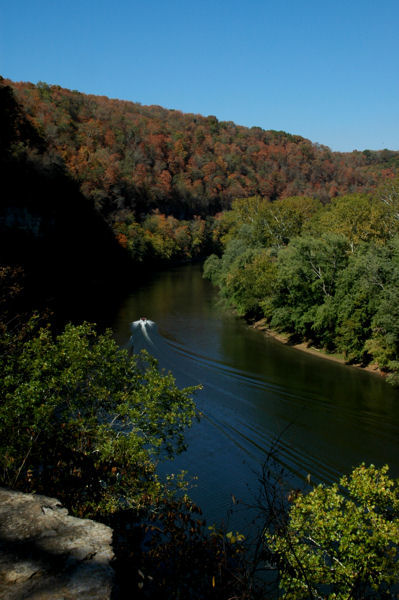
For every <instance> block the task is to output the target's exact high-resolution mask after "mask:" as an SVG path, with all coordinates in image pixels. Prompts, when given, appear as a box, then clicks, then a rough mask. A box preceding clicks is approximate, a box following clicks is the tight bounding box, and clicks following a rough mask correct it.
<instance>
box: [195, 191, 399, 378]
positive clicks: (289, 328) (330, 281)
mask: <svg viewBox="0 0 399 600" xmlns="http://www.w3.org/2000/svg"><path fill="white" fill-rule="evenodd" d="M398 209H399V183H398V181H397V180H395V181H392V180H389V182H388V183H385V184H383V185H382V187H380V188H379V189H378V190H377V191H376V192H375V193H374V194H372V195H365V194H350V195H345V196H339V197H337V198H334V199H333V200H332V201H331V202H330V203H328V204H326V205H323V204H321V203H320V202H319V201H317V200H314V199H311V198H306V197H293V198H285V199H280V200H276V201H275V202H270V201H269V200H263V199H261V198H259V197H254V198H250V199H245V200H237V201H235V202H234V203H233V208H232V210H231V211H229V212H226V213H225V214H224V217H223V218H224V220H225V222H226V223H227V226H228V233H226V234H225V236H224V242H225V248H224V252H223V254H222V256H221V258H219V257H218V256H216V255H215V254H214V255H212V256H210V257H209V258H208V259H207V261H206V263H205V275H206V276H207V277H209V278H210V279H212V281H213V282H214V283H216V284H217V285H218V286H219V287H220V290H221V293H222V295H223V297H224V298H225V299H226V300H227V302H228V303H230V304H231V305H233V306H235V307H236V309H237V310H238V312H239V314H241V315H245V316H247V317H248V318H252V319H261V318H264V319H265V322H266V323H267V324H268V325H269V327H270V328H271V329H275V330H277V331H282V332H287V333H288V334H290V335H291V340H295V339H296V340H305V341H307V342H308V344H309V345H316V346H317V347H319V348H324V349H326V350H327V351H328V352H337V351H338V352H340V353H342V354H343V355H344V358H345V360H346V361H347V362H349V363H357V364H361V365H367V364H368V363H370V362H371V361H374V362H375V363H377V364H378V365H379V367H380V368H381V369H382V370H383V371H384V372H386V373H387V374H388V380H389V381H390V382H391V383H393V384H395V385H397V384H398V383H399V330H398V323H399V303H398V301H399V297H398V282H399V219H398V214H399V212H398Z"/></svg>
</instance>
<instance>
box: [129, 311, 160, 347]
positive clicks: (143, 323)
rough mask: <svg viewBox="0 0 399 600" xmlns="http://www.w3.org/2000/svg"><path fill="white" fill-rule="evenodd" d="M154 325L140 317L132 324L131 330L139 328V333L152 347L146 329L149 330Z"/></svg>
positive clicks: (152, 322)
mask: <svg viewBox="0 0 399 600" xmlns="http://www.w3.org/2000/svg"><path fill="white" fill-rule="evenodd" d="M154 325H155V323H154V321H150V319H147V318H145V317H142V318H141V319H138V320H137V321H133V323H132V329H136V328H137V327H141V331H142V333H143V335H144V337H145V338H146V339H147V341H148V342H149V343H150V344H151V345H152V346H153V345H154V344H153V342H152V340H151V338H150V336H149V335H148V331H147V328H149V329H151V327H153V326H154Z"/></svg>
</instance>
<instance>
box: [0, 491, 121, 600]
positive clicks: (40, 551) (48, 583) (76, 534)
mask: <svg viewBox="0 0 399 600" xmlns="http://www.w3.org/2000/svg"><path fill="white" fill-rule="evenodd" d="M112 558H113V551H112V530H111V529H110V528H109V527H107V526H106V525H102V524H101V523H96V522H94V521H90V520H88V519H77V518H75V517H71V516H70V515H68V511H67V510H66V509H65V508H63V507H62V505H61V504H60V503H59V501H58V500H55V499H54V498H47V497H46V496H39V495H34V494H23V493H20V492H15V491H11V490H6V489H0V598H1V600H3V599H4V600H23V599H25V598H26V599H28V598H29V600H77V599H79V600H85V599H90V600H108V599H110V598H111V593H112V588H113V583H114V572H113V569H112V567H111V566H110V562H111V559H112Z"/></svg>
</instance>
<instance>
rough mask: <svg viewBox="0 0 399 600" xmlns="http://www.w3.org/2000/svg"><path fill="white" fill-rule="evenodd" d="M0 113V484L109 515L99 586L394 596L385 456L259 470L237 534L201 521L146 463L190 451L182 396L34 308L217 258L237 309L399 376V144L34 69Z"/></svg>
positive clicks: (132, 358) (174, 478) (4, 96)
mask: <svg viewBox="0 0 399 600" xmlns="http://www.w3.org/2000/svg"><path fill="white" fill-rule="evenodd" d="M0 107H1V111H0V126H1V131H2V137H1V140H0V142H1V143H0V165H1V170H2V183H3V186H2V188H3V198H4V201H3V202H2V205H1V206H0V233H1V238H0V255H1V256H0V258H1V261H0V379H1V386H0V440H1V441H0V484H1V485H5V486H8V487H10V488H15V489H20V490H23V491H29V492H39V493H45V494H53V495H56V496H57V497H58V498H60V499H61V500H62V502H63V503H64V504H65V505H66V506H67V507H68V508H69V509H70V510H71V512H72V513H73V514H75V515H78V516H81V517H95V518H96V519H98V520H101V521H103V522H105V523H108V524H110V525H111V526H112V527H113V529H114V550H115V554H116V560H115V563H114V566H115V569H116V572H117V583H118V587H117V588H116V589H115V598H118V597H119V598H128V597H129V598H130V597H131V595H132V590H135V591H134V594H136V595H137V596H138V597H142V598H151V599H155V598H188V599H198V600H200V599H207V598H210V599H215V600H227V598H237V599H241V600H252V599H253V600H256V599H261V598H262V599H264V598H277V597H282V598H285V599H286V600H301V599H303V598H329V599H331V600H333V599H337V598H342V599H343V598H357V599H359V600H360V599H364V598H368V597H370V598H372V597H374V598H393V597H394V596H393V594H394V593H395V582H397V580H398V576H399V563H398V560H397V558H398V554H397V552H398V539H399V485H398V482H395V481H393V480H392V479H391V478H390V476H389V474H388V468H387V467H383V468H381V469H378V468H375V467H374V466H372V465H371V466H369V467H367V466H365V465H360V466H359V467H357V468H355V469H354V470H353V472H352V473H351V474H350V475H348V476H344V477H342V478H341V479H340V481H339V482H337V483H336V484H334V485H332V486H325V485H319V486H316V487H313V486H310V489H307V490H306V489H305V490H303V491H299V490H291V489H289V488H286V487H285V485H284V481H285V480H284V474H283V473H282V472H281V469H280V467H279V466H278V464H271V463H269V464H265V466H264V469H263V472H262V473H261V474H260V477H259V480H260V492H259V498H258V513H259V514H258V521H257V522H258V523H259V525H258V530H257V533H256V535H255V538H254V540H253V543H252V544H251V540H250V539H248V540H247V539H245V537H244V535H243V533H242V532H235V531H228V530H227V529H225V528H223V527H218V526H217V525H211V526H208V524H207V523H206V521H205V519H204V517H203V516H202V513H201V510H200V508H199V507H196V506H195V505H194V504H193V503H192V502H191V500H190V498H189V496H188V494H187V489H188V483H187V481H186V477H185V475H184V474H181V475H170V476H169V477H168V478H167V479H166V480H161V478H160V477H159V476H158V473H157V465H158V463H159V461H161V460H167V459H171V458H173V457H174V456H176V455H177V454H179V453H180V452H182V451H183V450H184V448H185V443H184V433H185V430H186V429H187V428H188V427H190V425H191V424H192V422H193V420H194V419H195V418H197V417H199V416H200V415H199V414H198V411H197V409H196V407H195V403H194V397H195V392H196V389H197V388H185V389H179V388H178V387H177V385H176V382H175V380H174V378H173V376H172V374H170V373H165V372H163V371H160V369H159V368H158V364H157V362H156V361H155V360H154V359H153V358H152V357H151V356H149V355H148V354H146V353H142V354H140V355H139V356H136V355H131V354H129V352H128V351H127V350H124V349H121V348H119V347H118V346H117V344H116V343H115V341H114V339H113V337H112V333H111V332H105V333H99V332H98V330H97V329H96V327H95V325H93V324H88V323H84V324H76V323H75V324H73V323H69V324H67V325H65V323H62V324H61V323H59V322H57V323H56V324H54V323H53V316H52V314H51V313H52V311H53V310H54V305H51V302H50V309H51V310H50V311H49V312H48V313H46V312H45V310H44V308H45V307H46V303H47V302H49V301H50V300H51V296H52V295H54V294H56V293H58V294H63V295H65V294H67V293H69V294H71V295H73V294H74V293H75V291H76V290H77V289H79V291H80V293H82V288H83V286H85V288H84V289H86V290H88V289H89V288H95V289H98V286H99V285H100V283H102V284H104V283H110V282H111V283H112V284H113V286H110V287H112V288H113V289H114V287H116V286H117V285H118V281H119V280H120V279H121V278H122V276H123V273H124V272H125V271H126V270H127V269H128V270H129V273H130V275H131V276H132V274H134V273H135V272H136V270H135V269H138V268H139V266H140V265H142V264H147V265H148V264H159V263H163V264H167V263H171V262H174V261H180V260H196V259H198V258H201V257H204V256H205V255H207V254H210V253H211V252H215V253H214V254H212V255H211V256H209V258H208V259H207V262H206V264H205V274H206V275H207V276H208V277H210V278H211V279H212V280H213V281H214V282H215V283H216V284H217V285H218V286H219V287H220V290H221V293H222V295H223V296H224V297H225V298H226V300H227V301H228V302H229V303H230V304H232V305H234V306H235V307H236V308H237V310H238V312H239V313H240V314H242V315H245V316H247V317H249V318H261V317H263V318H264V319H265V320H266V322H267V323H268V325H270V326H271V327H273V328H276V329H279V330H283V331H287V332H289V333H290V334H292V335H293V336H297V337H299V338H301V339H303V338H305V339H307V340H308V341H309V342H311V343H315V344H317V345H319V346H323V347H325V348H326V349H327V350H329V351H335V350H340V351H342V352H344V353H345V355H346V358H347V360H348V361H352V362H354V361H356V362H362V363H367V361H369V360H376V361H377V362H378V364H379V365H380V367H381V368H383V369H385V370H386V371H387V372H389V373H390V377H391V379H392V380H393V382H394V383H396V382H397V380H398V378H399V375H398V372H399V360H398V358H399V329H398V323H399V295H398V291H397V290H398V283H399V238H398V234H399V217H398V215H399V185H398V183H397V180H396V179H395V175H396V172H397V168H398V166H399V152H392V151H388V150H383V151H381V152H372V151H364V152H353V153H350V154H342V153H333V152H331V151H330V150H329V149H328V148H325V147H321V146H318V145H314V144H312V143H311V142H310V141H308V140H305V139H303V138H301V137H299V136H293V135H289V134H286V133H284V132H275V131H263V130H262V129H260V128H252V129H247V128H244V127H240V126H237V125H235V124H234V123H224V122H219V121H218V120H217V119H216V118H215V117H212V116H210V117H201V116H199V115H184V114H182V113H179V112H177V111H171V110H165V109H162V108H160V107H143V106H140V105H138V104H134V103H131V102H123V101H120V100H109V99H107V98H99V97H94V96H87V95H84V94H81V93H79V92H76V91H69V90H64V89H62V88H60V87H59V86H49V85H47V84H44V83H39V84H37V85H33V84H27V83H24V84H16V83H12V82H9V81H4V80H2V81H0ZM220 211H222V212H220ZM42 288H43V289H44V290H45V293H43V292H42ZM68 290H69V292H68ZM83 294H84V292H83ZM39 300H40V301H39ZM38 308H40V312H39V311H37V310H34V309H38ZM265 572H266V573H267V575H266V576H265Z"/></svg>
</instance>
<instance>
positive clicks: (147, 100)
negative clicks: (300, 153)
mask: <svg viewBox="0 0 399 600" xmlns="http://www.w3.org/2000/svg"><path fill="white" fill-rule="evenodd" d="M0 18H1V24H2V27H1V34H0V73H1V74H2V75H3V76H5V77H9V78H10V79H13V80H15V81H32V82H34V83H36V82H37V81H46V82H47V83H52V84H53V83H54V84H59V85H62V86H63V87H67V88H71V89H78V90H80V91H82V92H85V93H93V94H99V95H105V96H109V97H111V98H122V99H125V100H133V101H135V102H141V103H142V104H159V105H161V106H164V107H166V108H175V109H180V110H182V111H184V112H192V113H200V114H203V115H209V114H211V115H216V116H217V117H218V118H219V119H221V120H227V121H234V122H235V123H238V124H241V125H246V126H249V127H251V126H254V125H256V126H260V127H263V128H264V129H277V130H280V129H282V130H284V131H288V132H290V133H295V134H299V135H303V136H304V137H307V138H309V139H311V140H312V141H313V142H318V143H320V144H325V145H327V146H330V147H331V148H332V149H333V150H342V151H350V150H353V149H356V148H357V149H359V150H363V149H365V148H371V149H381V148H390V149H394V150H398V149H399V119H398V111H399V44H398V41H399V36H398V27H399V1H398V0H379V1H378V2H377V0H373V1H371V0H362V1H360V0H346V1H343V0H335V1H330V0H319V1H317V2H316V1H314V0H263V1H261V0H247V1H246V2H245V3H244V2H243V0H240V1H238V0H228V1H227V0H219V1H218V0H213V2H211V1H210V0H202V1H197V2H194V1H192V0H185V1H181V0H168V1H161V0H146V1H145V0H144V1H143V2H138V1H136V0H130V1H129V0H113V1H112V2H110V1H105V0H92V1H88V0H29V1H28V0H13V2H11V1H10V0H8V1H7V2H6V1H5V0H0Z"/></svg>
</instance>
